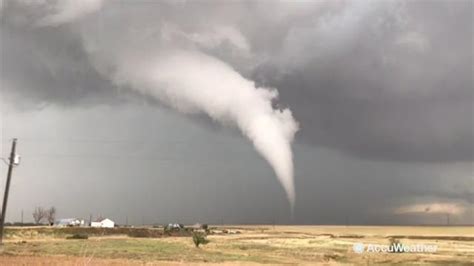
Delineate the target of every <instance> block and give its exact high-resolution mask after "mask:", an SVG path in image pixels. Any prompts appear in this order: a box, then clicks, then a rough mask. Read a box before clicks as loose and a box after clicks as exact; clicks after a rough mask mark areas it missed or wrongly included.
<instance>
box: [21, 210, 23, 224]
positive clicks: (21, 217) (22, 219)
mask: <svg viewBox="0 0 474 266" xmlns="http://www.w3.org/2000/svg"><path fill="white" fill-rule="evenodd" d="M21 225H23V210H21Z"/></svg>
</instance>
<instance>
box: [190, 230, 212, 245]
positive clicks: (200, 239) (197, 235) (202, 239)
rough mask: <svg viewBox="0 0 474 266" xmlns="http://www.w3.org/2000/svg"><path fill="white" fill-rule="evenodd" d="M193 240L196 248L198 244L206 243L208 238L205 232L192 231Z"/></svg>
mask: <svg viewBox="0 0 474 266" xmlns="http://www.w3.org/2000/svg"><path fill="white" fill-rule="evenodd" d="M193 242H194V245H196V247H197V248H198V247H199V245H200V244H203V245H205V244H207V243H209V240H208V239H207V238H206V234H205V233H202V232H193Z"/></svg>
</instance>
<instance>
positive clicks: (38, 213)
mask: <svg viewBox="0 0 474 266" xmlns="http://www.w3.org/2000/svg"><path fill="white" fill-rule="evenodd" d="M45 216H46V211H45V210H44V209H43V207H36V208H35V211H34V212H33V219H34V220H35V223H36V224H39V223H40V222H41V221H42V220H43V219H44V217H45Z"/></svg>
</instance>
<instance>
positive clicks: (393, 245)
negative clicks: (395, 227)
mask: <svg viewBox="0 0 474 266" xmlns="http://www.w3.org/2000/svg"><path fill="white" fill-rule="evenodd" d="M389 241H390V249H389V252H391V253H403V252H404V251H403V245H402V243H401V242H400V240H398V239H396V238H390V240H389Z"/></svg>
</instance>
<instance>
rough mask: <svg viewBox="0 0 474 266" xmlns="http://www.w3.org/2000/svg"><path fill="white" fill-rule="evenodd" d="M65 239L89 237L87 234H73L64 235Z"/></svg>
mask: <svg viewBox="0 0 474 266" xmlns="http://www.w3.org/2000/svg"><path fill="white" fill-rule="evenodd" d="M66 239H89V236H88V235H87V234H74V235H72V236H68V237H66Z"/></svg>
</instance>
